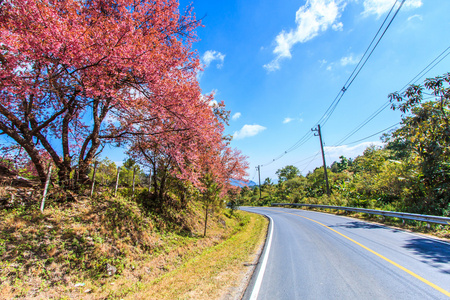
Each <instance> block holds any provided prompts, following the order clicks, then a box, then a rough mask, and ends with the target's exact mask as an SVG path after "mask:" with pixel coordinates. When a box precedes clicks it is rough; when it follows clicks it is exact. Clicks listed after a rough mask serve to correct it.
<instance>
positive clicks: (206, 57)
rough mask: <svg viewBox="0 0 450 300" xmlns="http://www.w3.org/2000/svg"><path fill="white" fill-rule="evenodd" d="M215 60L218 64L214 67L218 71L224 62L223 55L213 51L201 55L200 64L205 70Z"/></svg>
mask: <svg viewBox="0 0 450 300" xmlns="http://www.w3.org/2000/svg"><path fill="white" fill-rule="evenodd" d="M215 60H217V61H218V64H217V65H216V67H217V68H218V69H220V68H222V67H223V62H224V60H225V54H222V53H220V52H218V51H214V50H208V51H206V52H205V53H204V54H203V57H202V62H203V64H204V65H205V68H208V67H209V65H210V64H211V63H212V62H213V61H215Z"/></svg>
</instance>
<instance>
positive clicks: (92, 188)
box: [91, 161, 98, 197]
mask: <svg viewBox="0 0 450 300" xmlns="http://www.w3.org/2000/svg"><path fill="white" fill-rule="evenodd" d="M97 165H98V161H96V162H95V164H94V173H93V174H92V186H91V197H92V195H93V194H94V186H95V173H96V172H97Z"/></svg>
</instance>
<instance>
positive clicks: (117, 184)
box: [114, 167, 120, 197]
mask: <svg viewBox="0 0 450 300" xmlns="http://www.w3.org/2000/svg"><path fill="white" fill-rule="evenodd" d="M119 174H120V167H117V176H116V188H115V189H114V197H115V196H116V195H117V187H118V186H119Z"/></svg>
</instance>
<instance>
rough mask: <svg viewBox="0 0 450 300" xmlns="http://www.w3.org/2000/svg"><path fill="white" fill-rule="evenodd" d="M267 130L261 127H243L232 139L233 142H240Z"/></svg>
mask: <svg viewBox="0 0 450 300" xmlns="http://www.w3.org/2000/svg"><path fill="white" fill-rule="evenodd" d="M266 129H267V128H266V127H264V126H261V125H257V124H255V125H244V126H243V127H242V128H241V130H239V131H235V132H234V134H233V138H234V139H235V140H241V139H244V138H246V137H251V136H255V135H257V134H258V133H260V132H262V131H264V130H266Z"/></svg>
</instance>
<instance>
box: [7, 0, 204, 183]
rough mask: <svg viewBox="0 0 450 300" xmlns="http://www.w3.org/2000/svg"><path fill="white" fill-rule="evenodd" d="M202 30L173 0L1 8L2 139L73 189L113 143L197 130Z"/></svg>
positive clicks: (19, 1) (26, 3) (26, 0)
mask: <svg viewBox="0 0 450 300" xmlns="http://www.w3.org/2000/svg"><path fill="white" fill-rule="evenodd" d="M197 26H199V22H198V21H196V19H195V16H194V15H193V13H192V10H191V9H188V10H187V11H186V13H185V14H184V15H181V14H180V13H179V9H178V2H177V1H175V0H166V1H162V0H155V1H134V0H115V1H104V0H88V1H78V0H61V1H50V0H47V1H44V0H10V1H3V2H1V3H0V36H2V40H1V42H0V79H1V81H0V134H5V135H7V136H8V138H9V139H10V140H11V141H12V143H13V144H16V145H20V146H21V147H22V148H23V149H24V150H25V151H26V152H27V154H28V156H29V157H30V159H31V161H32V162H33V164H34V166H35V169H36V171H37V173H38V175H39V177H40V179H41V181H42V182H43V181H44V180H45V174H46V172H45V167H46V166H45V160H44V159H43V156H42V154H41V153H42V151H44V152H45V153H47V154H48V155H49V156H50V157H51V158H52V160H53V162H54V164H55V165H56V166H57V168H58V170H59V171H58V172H59V179H60V181H61V182H62V183H65V182H67V181H68V177H69V174H70V172H71V170H72V168H73V166H74V165H75V164H78V170H79V172H80V178H86V177H87V173H88V170H89V165H90V163H91V162H92V160H93V159H94V158H95V156H96V155H98V153H99V151H100V150H101V149H102V145H104V144H105V143H110V142H117V143H121V142H123V141H125V139H126V138H129V137H130V136H137V135H158V134H162V132H161V130H166V128H161V126H159V127H158V124H159V125H161V124H165V123H164V122H173V124H172V125H173V126H172V127H171V129H170V130H174V131H181V130H185V128H184V127H186V125H190V126H196V125H197V124H196V123H189V119H190V117H191V116H193V115H195V114H196V101H197V100H196V99H197V97H198V83H197V82H196V78H195V76H196V74H197V72H198V70H199V68H200V67H199V66H200V64H199V60H198V58H197V55H196V53H195V52H194V51H192V49H191V45H192V42H194V41H195V39H196V36H195V28H196V27H197ZM137 117H139V118H137ZM169 117H170V118H169ZM167 120H170V121H167ZM183 124H184V125H183ZM144 125H145V126H147V128H146V131H141V130H140V128H142V127H143V126H144ZM153 125H155V126H153Z"/></svg>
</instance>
